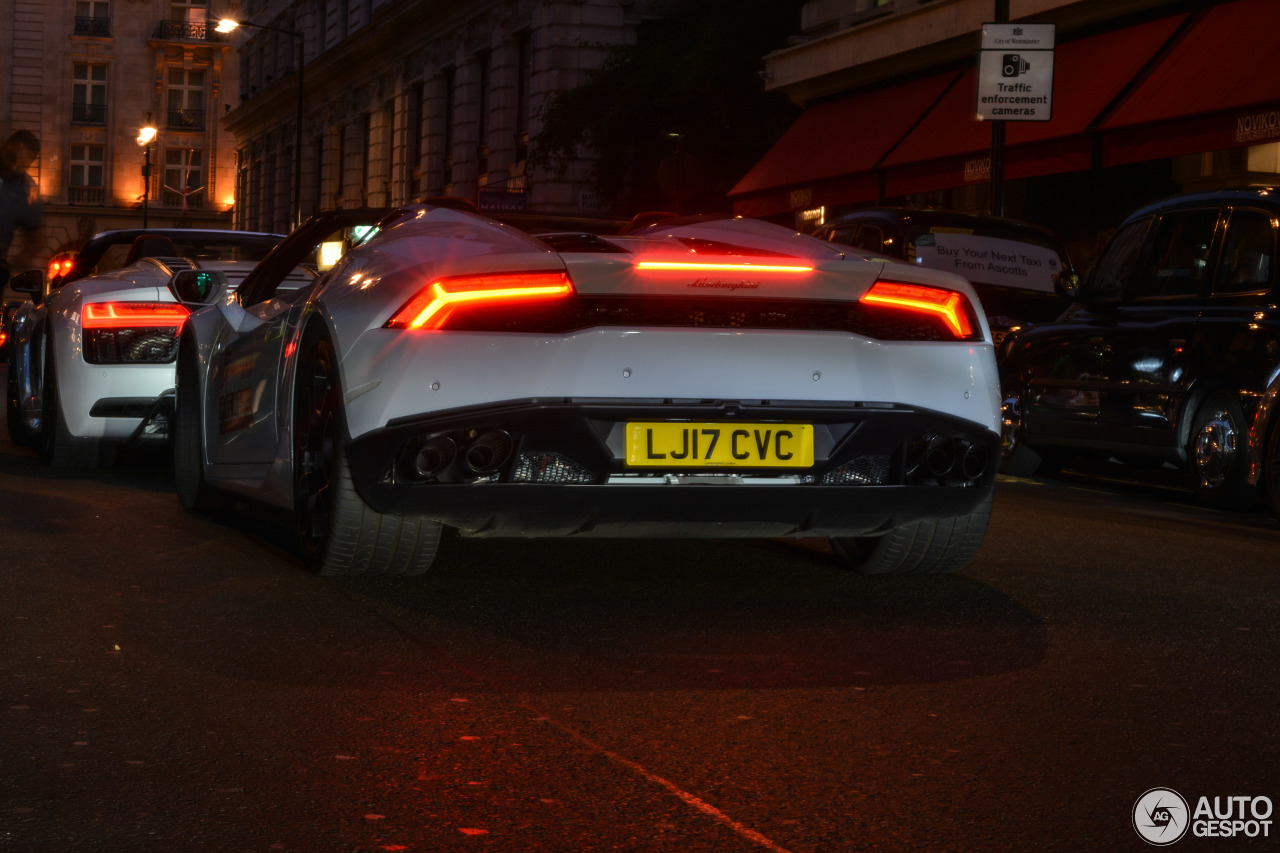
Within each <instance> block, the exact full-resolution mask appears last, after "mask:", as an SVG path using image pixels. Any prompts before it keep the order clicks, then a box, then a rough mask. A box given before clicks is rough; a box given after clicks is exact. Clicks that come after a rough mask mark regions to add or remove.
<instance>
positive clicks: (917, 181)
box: [732, 0, 1280, 266]
mask: <svg viewBox="0 0 1280 853" xmlns="http://www.w3.org/2000/svg"><path fill="white" fill-rule="evenodd" d="M1002 6H1003V9H1002V8H1001V7H1002ZM1002 13H1007V17H997V16H998V15H1001V14H1002ZM1002 20H1003V21H1008V22H1010V24H1012V25H1017V24H1026V23H1046V24H1053V25H1054V27H1055V33H1056V42H1055V44H1056V46H1055V48H1054V50H1053V54H1054V59H1053V61H1054V65H1053V84H1052V112H1051V118H1050V120H1048V121H1036V122H1020V121H1006V122H1003V124H1004V125H1005V136H1006V139H1005V143H1004V145H1003V147H1002V149H1001V150H1002V154H1003V165H1004V168H1003V170H1001V174H1002V175H1003V178H1004V193H1003V194H1002V195H1001V196H999V198H1000V199H1002V200H1003V204H1002V205H1001V207H1003V210H1004V212H1005V213H1006V214H1008V215H1010V216H1016V217H1020V218H1024V219H1029V220H1031V221H1034V222H1037V223H1039V224H1042V225H1046V226H1048V227H1050V228H1052V229H1053V230H1055V231H1057V232H1058V233H1059V234H1061V235H1062V236H1063V237H1064V238H1066V239H1067V240H1068V241H1069V242H1070V243H1071V244H1072V245H1073V255H1075V256H1076V257H1075V260H1076V262H1077V264H1078V265H1082V266H1083V265H1086V264H1087V262H1088V261H1089V260H1090V255H1091V254H1092V251H1093V249H1094V247H1095V246H1096V243H1097V240H1096V238H1097V235H1099V234H1100V233H1105V231H1106V229H1107V228H1109V227H1111V226H1114V225H1115V224H1116V223H1117V222H1118V221H1119V220H1120V218H1122V217H1123V216H1124V215H1125V214H1126V213H1127V212H1129V211H1130V210H1132V209H1133V208H1135V207H1137V206H1139V205H1141V204H1145V203H1147V202H1150V201H1154V200H1156V199H1159V198H1161V197H1163V196H1165V195H1168V194H1171V193H1173V192H1177V191H1181V190H1191V189H1202V188H1203V189H1207V188H1215V187H1222V186H1229V185H1238V184H1274V183H1277V182H1280V174H1278V172H1280V120H1277V119H1276V116H1277V115H1280V76H1277V75H1276V74H1275V73H1274V68H1273V63H1272V61H1271V60H1270V58H1269V57H1270V44H1269V39H1270V36H1269V34H1270V33H1272V32H1274V31H1275V29H1276V28H1277V27H1280V3H1277V2H1275V0H812V2H810V3H808V4H807V5H806V6H805V8H804V13H803V23H802V27H803V31H802V32H801V33H798V34H797V35H796V36H795V38H793V39H792V44H791V45H790V46H788V47H787V48H785V49H782V50H778V51H776V52H774V53H773V54H770V55H769V56H768V57H766V58H765V71H764V73H763V76H764V78H765V81H766V82H765V85H766V87H768V88H771V89H774V90H778V91H782V92H785V93H786V94H787V95H788V96H789V97H790V98H791V99H792V100H793V101H795V102H796V103H798V104H801V105H803V106H804V107H805V111H804V112H803V113H802V115H801V117H800V119H799V120H798V121H797V122H796V123H795V125H794V126H793V127H792V128H791V129H790V130H789V131H788V132H787V133H786V134H785V135H784V136H783V137H782V138H781V139H780V140H779V141H778V143H777V144H776V145H775V146H774V148H773V149H772V150H771V151H770V152H769V153H768V154H767V155H766V156H765V157H764V158H762V159H761V160H760V161H759V162H758V163H757V164H756V166H755V167H754V168H753V169H752V170H751V171H750V172H749V173H748V174H747V175H745V176H744V177H743V179H742V180H741V181H740V182H739V183H738V185H737V186H736V187H735V188H734V189H733V191H732V198H733V201H734V208H735V211H736V212H738V213H740V214H743V215H748V216H761V217H767V218H771V219H775V220H778V221H782V222H787V223H789V224H790V223H794V224H796V226H797V227H801V228H808V227H811V226H812V225H813V223H815V222H818V221H821V219H822V218H824V217H826V218H830V217H832V216H833V215H838V214H839V213H842V212H845V211H848V210H852V209H856V208H859V207H870V206H875V205H882V204H910V205H934V206H940V207H946V208H951V209H958V210H968V211H974V212H990V211H991V210H992V209H993V198H992V196H991V186H992V183H991V157H992V153H993V150H995V149H993V147H992V131H991V126H992V124H994V123H995V122H982V121H979V120H977V117H976V113H977V106H976V97H977V89H978V57H979V52H980V47H981V41H980V37H981V31H982V27H983V25H984V24H986V23H991V22H997V21H1002ZM997 209H998V208H997Z"/></svg>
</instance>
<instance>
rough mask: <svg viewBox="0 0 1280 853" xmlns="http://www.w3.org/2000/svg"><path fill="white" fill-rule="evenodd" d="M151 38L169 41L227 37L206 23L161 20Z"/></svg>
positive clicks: (212, 39)
mask: <svg viewBox="0 0 1280 853" xmlns="http://www.w3.org/2000/svg"><path fill="white" fill-rule="evenodd" d="M152 38H157V39H168V40H171V41H226V40H227V37H226V36H225V35H223V34H222V33H220V32H218V31H217V30H215V29H213V28H212V27H210V26H208V25H207V24H205V23H203V22H201V23H191V22H189V21H161V22H160V25H159V26H158V27H156V32H155V35H154V36H152Z"/></svg>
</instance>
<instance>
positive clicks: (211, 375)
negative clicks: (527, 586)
mask: <svg viewBox="0 0 1280 853" xmlns="http://www.w3.org/2000/svg"><path fill="white" fill-rule="evenodd" d="M372 224H373V223H372V222H371V221H366V220H365V219H361V217H360V216H359V215H356V214H352V213H346V214H344V213H335V214H331V215H329V216H327V217H326V216H321V217H318V218H316V219H314V220H313V221H311V222H310V223H307V224H305V225H304V226H303V227H302V228H300V229H299V230H298V231H295V232H294V234H292V235H290V237H289V238H288V239H286V240H285V241H284V242H283V243H282V244H281V245H280V246H279V247H277V249H276V250H275V251H274V252H273V253H272V255H271V256H269V257H268V258H267V259H266V260H265V261H264V262H263V263H262V264H260V265H259V267H258V268H257V269H255V270H254V271H253V272H252V273H251V274H250V275H249V276H248V278H246V279H245V281H244V282H243V284H242V285H241V286H240V287H239V288H238V289H230V288H221V287H215V288H214V290H213V292H212V293H211V294H210V297H209V299H210V303H211V304H209V305H208V307H205V308H203V309H202V310H196V311H194V313H192V314H191V316H190V317H189V318H188V319H187V322H186V323H185V324H184V326H183V327H182V332H181V337H180V340H179V344H178V361H177V398H176V413H175V418H174V442H175V444H174V448H175V477H176V482H177V489H178V494H179V498H180V500H181V501H182V503H183V504H184V505H185V506H187V507H188V508H200V507H206V506H209V505H211V504H213V503H214V502H216V501H217V500H218V499H219V498H220V497H222V496H225V494H226V493H236V494H239V495H244V496H248V497H251V498H254V499H256V500H259V501H264V502H266V503H269V504H273V505H276V506H279V507H282V508H285V509H287V510H290V511H291V512H292V513H293V515H294V517H295V518H296V521H297V527H298V532H299V538H300V542H301V547H302V551H303V555H304V557H305V559H306V560H307V561H308V563H309V564H310V565H311V566H312V567H313V568H314V569H315V570H316V571H318V572H320V573H321V574H329V575H334V574H383V573H387V574H402V575H415V574H419V573H422V572H424V571H426V570H427V568H428V567H429V566H430V564H431V562H432V560H433V558H434V556H435V553H436V548H437V543H438V542H439V539H440V535H441V531H442V529H443V528H445V527H451V528H454V529H456V530H457V531H458V532H459V533H460V534H461V535H463V536H515V537H539V536H672V537H677V536H712V537H825V538H828V539H830V540H831V542H832V545H833V548H834V550H835V552H836V553H837V554H838V555H840V556H842V557H843V558H845V559H846V560H847V561H848V562H849V563H850V564H851V565H852V566H853V567H855V568H856V569H858V570H860V571H865V572H938V571H954V570H957V569H960V568H962V567H964V566H965V565H966V563H968V561H969V560H970V559H971V558H972V557H973V555H974V554H975V553H976V551H977V550H978V547H979V545H980V543H981V541H982V537H983V534H984V532H985V530H986V526H987V519H988V517H989V514H990V506H991V498H992V490H993V484H994V480H995V468H996V464H997V462H998V460H999V450H1000V434H999V429H1000V422H999V393H998V387H997V378H996V368H995V362H994V357H993V354H992V346H991V343H990V332H989V330H988V327H987V324H986V321H985V320H984V319H983V314H982V311H981V310H980V306H979V305H978V302H977V298H976V297H975V295H974V292H973V290H972V288H971V287H970V286H969V284H968V283H967V282H966V281H965V280H964V279H962V278H959V277H957V276H953V275H950V274H946V273H938V272H933V271H929V270H925V269H921V268H915V267H911V266H908V265H905V264H899V263H894V262H892V261H886V260H884V259H872V258H869V257H866V256H863V255H859V254H857V253H855V252H854V251H853V250H849V249H847V248H845V247H840V246H837V245H834V244H831V243H824V242H821V241H819V240H815V239H812V238H810V237H808V236H804V235H801V234H797V233H795V232H794V231H792V230H789V229H786V228H783V227H781V226H777V225H772V224H768V223H764V222H760V221H755V220H743V219H693V220H683V221H682V220H673V221H668V222H663V223H660V224H658V225H654V226H651V227H650V228H648V229H645V230H643V231H640V232H638V233H634V234H630V235H627V236H595V235H590V234H572V233H559V234H549V235H542V236H541V237H535V236H530V235H529V234H527V233H525V232H523V231H519V230H516V229H515V228H512V227H510V226H507V225H503V224H500V223H498V222H495V221H492V220H490V219H487V218H485V217H483V216H480V215H477V214H476V213H474V212H468V211H465V210H460V209H455V208H454V207H453V206H449V205H442V206H434V205H422V206H413V207H408V208H404V209H400V210H397V211H394V212H392V213H390V214H389V215H387V216H385V217H384V218H382V219H381V221H380V222H378V223H377V225H376V227H374V228H372V229H370V228H368V226H369V225H372ZM339 243H341V244H342V245H343V246H344V247H346V251H345V254H344V255H343V256H342V257H341V259H340V260H339V261H338V262H337V264H336V265H335V266H334V267H333V268H332V269H331V270H329V271H328V272H327V273H324V274H323V275H321V276H319V277H318V278H316V279H315V280H314V281H311V282H309V283H305V284H303V285H302V286H298V279H297V277H296V276H293V277H292V278H291V277H290V276H291V274H292V273H293V267H294V264H297V263H302V262H303V261H304V260H305V259H307V258H309V257H311V256H312V253H313V252H314V251H315V250H316V248H317V247H318V246H319V245H321V244H325V245H337V244H339Z"/></svg>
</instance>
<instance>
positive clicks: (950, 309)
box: [859, 281, 973, 338]
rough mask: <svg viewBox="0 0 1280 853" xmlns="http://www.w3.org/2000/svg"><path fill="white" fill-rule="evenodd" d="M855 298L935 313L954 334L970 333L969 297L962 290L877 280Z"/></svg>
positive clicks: (933, 314) (909, 309) (864, 302)
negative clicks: (960, 291) (966, 297)
mask: <svg viewBox="0 0 1280 853" xmlns="http://www.w3.org/2000/svg"><path fill="white" fill-rule="evenodd" d="M859 301H860V302H862V303H863V304H866V305H883V306H886V307H888V308H900V309H902V310H904V311H912V312H915V313H917V314H927V315H930V316H933V317H937V318H939V319H941V320H942V322H943V323H944V324H945V325H946V327H947V329H948V330H950V331H951V333H952V334H953V335H955V336H956V337H957V338H968V337H970V336H972V335H973V326H972V325H971V324H970V323H969V310H968V305H969V301H968V300H967V299H965V297H964V294H962V293H957V292H956V291H954V290H943V289H942V288H939V287H928V286H925V285H922V284H905V283H903V282H897V281H877V282H876V283H875V284H873V285H872V286H871V289H870V290H868V291H867V292H866V293H865V294H863V296H862V299H861V300H859Z"/></svg>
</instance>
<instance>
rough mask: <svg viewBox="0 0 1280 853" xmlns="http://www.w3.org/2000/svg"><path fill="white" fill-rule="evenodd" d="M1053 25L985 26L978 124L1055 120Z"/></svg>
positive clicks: (979, 75) (983, 29) (980, 62)
mask: <svg viewBox="0 0 1280 853" xmlns="http://www.w3.org/2000/svg"><path fill="white" fill-rule="evenodd" d="M1054 33H1055V27H1054V25H1053V24H983V25H982V54H981V56H980V57H979V60H978V110H977V112H978V120H979V121H1048V120H1049V119H1051V118H1053V40H1054Z"/></svg>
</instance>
